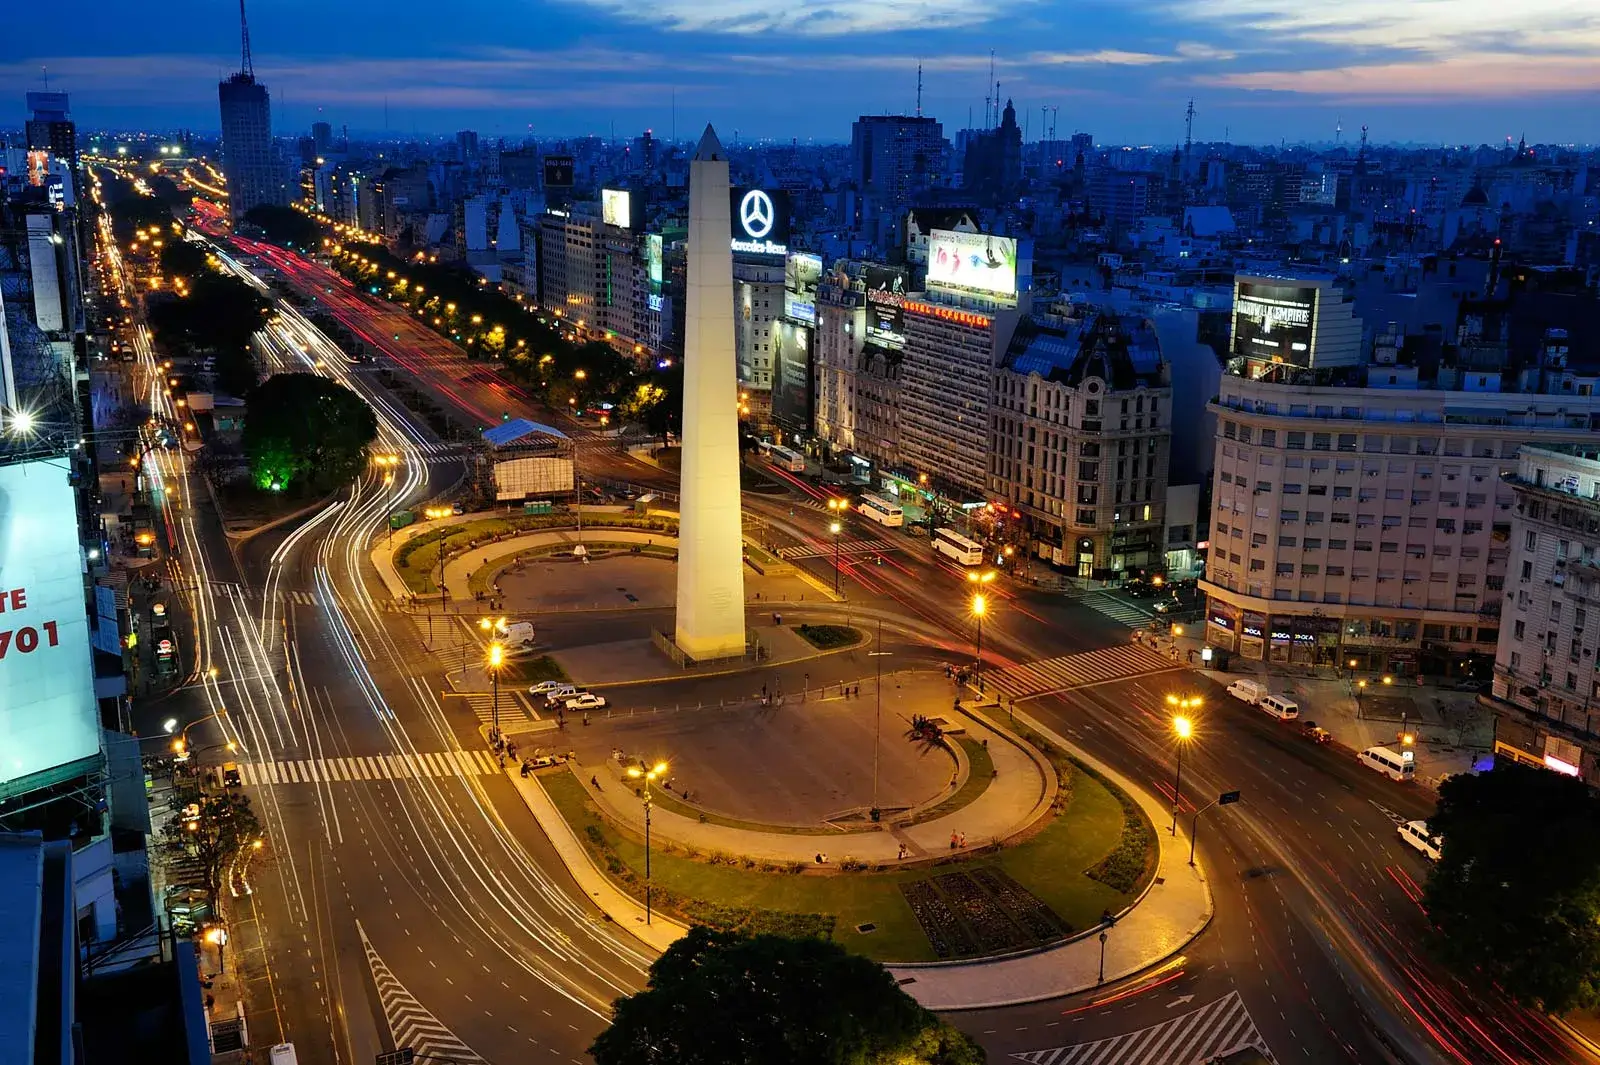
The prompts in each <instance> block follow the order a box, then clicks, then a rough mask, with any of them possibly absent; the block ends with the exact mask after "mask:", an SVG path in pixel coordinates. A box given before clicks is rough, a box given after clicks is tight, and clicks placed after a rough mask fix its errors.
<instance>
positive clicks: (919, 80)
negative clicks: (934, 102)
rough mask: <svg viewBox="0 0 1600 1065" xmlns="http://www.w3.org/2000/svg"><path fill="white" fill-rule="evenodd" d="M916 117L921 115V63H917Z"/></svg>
mask: <svg viewBox="0 0 1600 1065" xmlns="http://www.w3.org/2000/svg"><path fill="white" fill-rule="evenodd" d="M917 117H918V118H921V117H922V64H921V63H918V64H917Z"/></svg>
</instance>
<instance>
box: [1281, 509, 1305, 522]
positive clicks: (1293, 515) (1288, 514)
mask: <svg viewBox="0 0 1600 1065" xmlns="http://www.w3.org/2000/svg"><path fill="white" fill-rule="evenodd" d="M1299 520H1300V512H1299V511H1298V510H1284V511H1280V512H1279V513H1278V524H1279V525H1294V524H1296V523H1297V522H1299Z"/></svg>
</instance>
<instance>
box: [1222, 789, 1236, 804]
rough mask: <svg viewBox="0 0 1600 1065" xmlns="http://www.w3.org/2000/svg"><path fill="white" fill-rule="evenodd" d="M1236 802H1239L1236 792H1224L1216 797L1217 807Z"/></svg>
mask: <svg viewBox="0 0 1600 1065" xmlns="http://www.w3.org/2000/svg"><path fill="white" fill-rule="evenodd" d="M1238 801H1239V793H1238V792H1237V791H1225V792H1223V793H1222V794H1221V795H1218V796H1217V805H1218V806H1228V805H1230V804H1232V803H1236V802H1238Z"/></svg>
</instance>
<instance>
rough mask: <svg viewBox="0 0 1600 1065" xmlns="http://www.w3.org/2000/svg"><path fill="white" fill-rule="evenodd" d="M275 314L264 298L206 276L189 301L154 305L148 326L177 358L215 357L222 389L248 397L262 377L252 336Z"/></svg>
mask: <svg viewBox="0 0 1600 1065" xmlns="http://www.w3.org/2000/svg"><path fill="white" fill-rule="evenodd" d="M162 250H163V253H165V251H166V249H165V248H163V249H162ZM270 309H271V306H270V304H268V302H267V300H266V299H265V297H263V296H262V295H261V294H260V293H259V292H257V291H256V290H255V289H253V288H251V287H250V286H249V285H247V284H245V283H244V282H243V281H240V280H239V279H238V278H236V277H231V276H228V275H226V274H220V273H217V272H215V271H207V272H205V273H203V274H201V275H200V276H199V277H197V278H195V279H194V284H193V285H192V286H191V288H190V290H189V294H188V295H187V296H183V297H174V298H171V299H167V300H164V301H161V302H154V303H152V304H151V306H150V314H149V322H150V328H151V329H152V330H153V331H154V332H155V334H156V338H157V339H158V340H159V341H160V342H161V344H162V346H163V347H165V348H166V349H168V350H169V351H171V352H172V353H173V354H175V355H188V354H194V353H197V352H205V351H209V352H213V353H215V355H216V357H217V387H219V388H221V389H222V390H223V391H224V392H228V393H231V394H232V395H235V396H243V395H245V394H246V393H248V392H249V391H250V390H251V389H252V388H254V387H255V384H256V377H257V372H256V366H255V359H254V357H253V356H252V355H251V352H250V336H251V334H252V333H254V332H255V331H256V330H257V329H260V328H261V325H262V323H263V322H264V321H265V320H266V317H267V312H268V311H269V310H270Z"/></svg>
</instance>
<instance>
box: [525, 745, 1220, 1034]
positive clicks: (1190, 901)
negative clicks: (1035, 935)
mask: <svg viewBox="0 0 1600 1065" xmlns="http://www.w3.org/2000/svg"><path fill="white" fill-rule="evenodd" d="M1016 716H1017V718H1019V719H1020V720H1021V721H1022V723H1023V724H1025V725H1026V726H1027V727H1029V728H1031V729H1033V730H1034V731H1035V732H1037V733H1039V734H1040V735H1042V736H1044V737H1046V738H1047V739H1049V740H1050V742H1052V743H1054V744H1057V745H1058V746H1059V747H1060V748H1061V749H1062V750H1065V751H1068V752H1071V753H1072V754H1073V756H1074V757H1076V758H1078V759H1080V760H1081V761H1083V762H1084V763H1085V764H1087V765H1089V766H1091V767H1092V768H1094V769H1095V770H1096V771H1098V772H1100V773H1101V774H1103V775H1104V776H1106V777H1107V778H1108V779H1110V780H1111V781H1112V782H1114V783H1115V784H1116V785H1117V786H1118V787H1121V788H1122V789H1124V790H1125V791H1126V792H1127V793H1128V794H1129V795H1131V796H1132V797H1133V798H1134V800H1135V801H1136V802H1138V803H1139V805H1140V807H1141V808H1142V809H1143V810H1144V811H1145V813H1146V815H1147V816H1148V817H1150V819H1151V821H1152V823H1154V824H1155V825H1156V828H1157V841H1158V846H1159V850H1160V854H1159V858H1158V864H1157V869H1156V875H1155V877H1154V878H1153V879H1152V881H1151V883H1150V886H1149V887H1147V888H1146V889H1145V892H1144V894H1143V895H1142V896H1141V897H1140V898H1139V899H1138V900H1136V901H1135V902H1134V903H1133V904H1132V905H1131V906H1129V907H1128V908H1127V909H1126V910H1124V911H1123V912H1122V913H1121V914H1120V915H1118V916H1117V920H1116V923H1115V924H1114V925H1113V926H1112V927H1111V928H1109V929H1108V930H1107V931H1106V940H1105V943H1104V948H1103V949H1104V954H1105V959H1104V973H1105V976H1104V982H1106V983H1109V982H1112V981H1114V980H1119V979H1122V978H1123V977H1126V976H1129V975H1132V974H1133V973H1137V972H1140V971H1142V970H1144V969H1147V968H1149V967H1151V966H1153V965H1156V964H1158V963H1159V962H1161V961H1163V960H1165V959H1166V958H1168V957H1170V956H1171V955H1173V954H1174V953H1176V952H1177V951H1179V950H1182V949H1183V948H1184V946H1186V945H1187V944H1188V943H1189V942H1190V941H1191V940H1193V939H1194V937H1195V936H1197V935H1199V934H1200V932H1201V931H1203V930H1204V929H1205V927H1206V925H1207V924H1208V923H1210V920H1211V914H1212V899H1211V888H1210V886H1209V884H1208V883H1207V882H1206V879H1205V877H1204V875H1203V873H1202V872H1201V871H1200V869H1199V868H1198V867H1197V866H1190V865H1189V864H1188V846H1189V838H1188V834H1187V833H1186V832H1184V831H1183V830H1182V826H1180V828H1179V833H1178V835H1177V836H1176V837H1173V836H1170V835H1168V834H1167V833H1166V832H1165V831H1162V830H1161V825H1162V823H1163V822H1164V821H1165V819H1166V817H1167V815H1168V813H1169V811H1168V810H1167V809H1166V808H1165V807H1164V806H1162V804H1161V802H1160V800H1159V799H1158V798H1157V797H1156V796H1154V795H1151V794H1149V793H1148V792H1146V791H1144V790H1143V789H1141V788H1139V787H1138V786H1137V785H1135V784H1134V783H1133V782H1132V781H1130V780H1129V779H1127V778H1126V777H1124V776H1123V775H1122V774H1120V773H1118V772H1117V771H1116V770H1114V769H1112V768H1111V767H1110V766H1107V765H1105V764H1104V763H1102V762H1100V761H1098V760H1097V759H1094V758H1092V757H1090V756H1088V755H1086V754H1085V753H1083V752H1082V751H1079V750H1078V749H1076V748H1075V747H1073V746H1072V744H1070V743H1068V742H1067V741H1066V740H1065V739H1064V738H1063V737H1061V736H1059V735H1057V734H1056V733H1055V732H1053V731H1051V730H1050V729H1048V728H1045V727H1044V726H1043V725H1041V724H1040V723H1039V722H1037V721H1035V720H1033V719H1032V718H1031V717H1029V716H1028V715H1027V714H1025V713H1018V714H1017V715H1016ZM979 729H983V730H985V731H986V732H988V734H989V735H990V736H991V744H990V751H991V756H992V757H996V760H997V764H999V762H998V759H999V756H1000V754H1001V752H1000V751H999V750H998V749H997V745H996V744H995V743H994V742H993V739H992V737H995V736H998V735H999V734H998V733H996V732H993V731H992V730H989V729H988V728H987V726H985V725H982V724H981V723H978V724H975V725H974V730H973V734H974V735H975V736H977V735H978V730H979ZM1004 746H1006V747H1010V748H1012V751H1013V752H1014V755H1015V757H1017V758H1024V757H1026V756H1025V755H1024V754H1023V753H1022V752H1021V751H1020V750H1017V749H1016V748H1015V747H1014V745H1013V744H1012V743H1011V741H1009V740H1006V741H1005V742H1004ZM1008 765H1009V766H1010V768H1012V769H1013V770H1014V772H1012V773H1010V774H1007V773H1006V772H1004V771H1002V773H1001V775H1000V778H999V780H1005V779H1006V777H1007V776H1008V775H1009V776H1012V777H1020V776H1022V775H1023V774H1022V773H1021V772H1020V771H1018V770H1020V766H1018V765H1014V764H1011V763H1008ZM579 772H580V779H581V771H579ZM509 776H510V778H511V781H512V783H513V785H515V786H516V788H517V790H518V793H519V794H521V795H522V797H523V800H524V801H525V802H527V804H528V808H529V810H530V811H531V812H532V813H533V816H534V818H535V820H537V821H538V823H539V825H540V827H541V828H543V830H544V831H545V834H546V835H547V836H549V838H550V840H551V843H552V845H553V846H554V847H555V849H556V853H557V854H559V855H560V857H561V860H562V861H563V862H564V863H565V864H566V866H567V869H568V871H569V872H570V873H571V874H572V876H573V878H574V879H576V880H577V881H578V884H579V885H580V886H581V887H582V888H583V890H584V892H585V893H586V894H587V895H588V896H589V898H590V899H591V900H593V901H594V903H595V904H596V905H597V906H599V907H600V908H601V909H602V910H604V911H605V912H606V913H607V914H609V915H610V916H611V917H612V918H613V919H614V920H616V921H617V922H618V923H619V924H620V925H622V926H623V927H625V928H628V929H629V930H630V931H633V932H634V934H636V935H639V936H640V938H641V939H642V940H644V941H645V942H647V943H649V944H650V945H651V946H654V947H656V948H657V949H665V947H666V946H668V945H670V944H671V943H672V942H673V941H674V940H675V939H676V938H677V937H678V936H680V935H682V934H683V931H684V928H683V926H682V925H679V924H676V923H675V922H668V921H665V920H660V919H658V920H660V923H659V924H657V925H653V926H652V927H650V928H648V929H646V928H644V925H643V912H642V908H641V907H640V906H639V904H638V903H637V902H636V901H635V900H634V899H633V898H632V897H630V896H628V895H626V894H624V893H623V892H621V891H620V890H619V889H617V888H615V887H613V886H612V885H611V883H610V881H609V880H607V878H606V877H605V876H604V875H603V874H602V873H601V872H600V871H599V870H598V869H596V868H595V866H594V864H593V862H592V861H591V859H590V858H589V855H588V852H587V851H585V850H584V848H583V846H582V844H581V843H580V842H579V841H578V839H577V838H576V837H575V836H574V834H573V832H572V830H571V828H570V827H569V826H568V825H567V823H566V821H565V820H564V819H563V818H562V817H561V815H560V813H559V812H558V811H557V810H556V809H555V806H554V804H552V803H551V802H550V800H549V797H548V796H546V795H545V793H544V790H543V788H541V787H540V786H539V785H538V783H537V780H536V779H534V778H527V779H523V778H521V777H519V776H518V774H516V773H514V772H513V773H510V774H509ZM997 786H998V781H997ZM609 790H611V789H602V791H601V793H600V796H599V798H600V799H601V800H606V799H609V798H610V796H609V795H608V794H607V792H608V791H609ZM990 790H994V789H990ZM1016 798H1017V796H1015V795H1013V796H1012V799H1011V801H1015V800H1016ZM979 801H981V798H980V799H979V800H977V801H975V802H974V803H973V804H972V805H971V806H969V807H967V810H968V811H970V810H971V809H972V806H976V805H977V803H978V802H979ZM1045 801H1048V800H1045ZM611 809H612V807H611V806H610V805H609V804H608V805H607V810H608V812H609V811H611ZM668 817H672V818H675V819H676V820H677V821H685V822H687V821H688V819H687V818H682V817H678V816H677V815H675V814H672V813H671V812H670V811H667V810H664V809H662V808H660V807H659V806H658V807H657V809H656V811H655V812H654V815H653V821H654V822H658V823H659V822H663V821H664V819H666V818H668ZM943 820H944V819H940V821H934V822H929V823H928V825H925V826H920V827H922V828H924V829H927V830H928V831H929V832H933V833H934V835H933V838H934V841H935V842H936V844H938V845H939V846H942V845H943V843H942V839H941V837H942V838H943V839H947V838H948V831H947V829H946V828H945V827H943V826H942V825H941V822H942V821H943ZM962 820H963V822H964V824H965V825H967V826H970V825H971V823H972V818H971V814H970V813H964V814H963V816H962ZM688 824H689V827H692V828H695V829H698V828H702V827H705V826H700V825H698V824H697V823H695V822H688ZM935 826H939V827H937V829H935ZM717 831H718V832H719V833H728V834H732V833H735V832H737V834H738V835H739V837H740V838H741V839H742V838H743V837H744V836H757V837H764V836H766V835H768V834H765V833H755V832H744V831H742V830H732V829H718V830H717ZM912 831H916V829H913V830H912ZM968 831H970V828H968ZM860 835H861V836H862V837H863V838H866V839H881V840H882V841H883V843H884V847H885V849H884V856H885V857H884V858H883V859H877V858H874V857H873V855H871V854H865V853H863V854H858V855H856V856H857V857H866V858H868V859H869V860H888V861H892V860H894V858H893V854H891V853H890V850H889V849H888V845H889V844H890V843H894V841H895V837H894V836H893V835H891V834H890V833H888V832H879V833H862V834H860ZM724 838H728V837H726V836H725V837H724ZM824 838H826V837H824ZM919 838H920V837H919ZM757 842H761V843H763V845H768V846H772V847H773V848H775V849H777V848H780V847H781V848H782V849H783V850H784V852H785V853H787V851H788V850H792V849H793V848H795V847H797V846H798V847H801V848H802V849H803V850H805V851H806V852H807V853H806V854H805V855H802V857H801V858H799V859H797V860H810V859H811V858H812V857H813V856H814V855H813V853H811V852H814V850H815V848H816V846H817V837H815V836H810V837H801V838H800V839H799V840H792V839H791V840H785V841H782V843H781V844H779V843H773V844H766V843H765V841H764V840H761V841H757ZM835 849H837V848H835ZM936 849H937V847H936ZM894 850H895V851H898V844H897V843H895V846H894ZM1099 934H1100V933H1099V930H1097V929H1095V930H1090V931H1089V932H1087V933H1084V934H1083V935H1081V936H1079V937H1077V938H1075V939H1072V940H1068V941H1067V942H1065V943H1061V944H1057V945H1055V946H1052V947H1046V948H1044V949H1042V950H1038V951H1034V952H1032V953H1027V954H1019V955H1014V956H1011V957H1006V958H996V959H992V960H984V961H970V962H945V963H928V964H916V965H911V964H908V965H891V966H889V967H888V968H889V971H890V972H891V973H893V974H894V976H895V977H896V979H898V980H900V981H902V986H903V987H905V989H906V991H907V992H908V993H909V994H910V995H911V996H912V997H913V998H915V999H916V1000H917V1001H918V1002H920V1003H921V1004H922V1005H923V1006H925V1007H927V1008H929V1009H933V1010H961V1009H988V1008H994V1007H999V1006H1006V1005H1017V1004H1021V1003H1026V1002H1037V1001H1042V1000H1045V999H1051V998H1058V997H1062V996H1065V995H1071V994H1076V993H1078V992H1080V991H1085V990H1088V989H1090V988H1093V987H1096V986H1098V985H1099V984H1100V983H1101V982H1102V981H1101V979H1100V967H1101V951H1102V944H1101V941H1100V938H1099Z"/></svg>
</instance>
